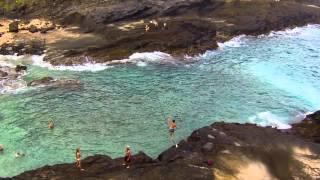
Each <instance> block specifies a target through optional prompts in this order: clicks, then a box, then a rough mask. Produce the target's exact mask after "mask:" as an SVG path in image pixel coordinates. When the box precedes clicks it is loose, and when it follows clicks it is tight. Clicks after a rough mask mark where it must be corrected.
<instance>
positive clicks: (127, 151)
mask: <svg viewBox="0 0 320 180" xmlns="http://www.w3.org/2000/svg"><path fill="white" fill-rule="evenodd" d="M131 156H132V153H131V149H130V146H127V147H126V149H125V156H124V164H123V165H124V166H126V167H127V168H130V163H131Z"/></svg>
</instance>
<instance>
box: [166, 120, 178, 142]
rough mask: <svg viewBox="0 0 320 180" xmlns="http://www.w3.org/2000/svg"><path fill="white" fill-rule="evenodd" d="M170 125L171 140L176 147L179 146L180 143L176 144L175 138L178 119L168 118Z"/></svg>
mask: <svg viewBox="0 0 320 180" xmlns="http://www.w3.org/2000/svg"><path fill="white" fill-rule="evenodd" d="M168 125H169V136H170V139H171V141H172V142H173V143H174V144H175V145H176V147H178V144H176V142H175V140H174V136H175V134H174V133H175V130H176V129H177V124H176V121H175V120H174V119H172V118H171V117H169V118H168Z"/></svg>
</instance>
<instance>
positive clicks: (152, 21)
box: [144, 20, 167, 32]
mask: <svg viewBox="0 0 320 180" xmlns="http://www.w3.org/2000/svg"><path fill="white" fill-rule="evenodd" d="M151 24H152V25H153V26H154V28H155V29H156V28H158V27H159V23H158V21H156V20H151V21H150V22H149V24H146V25H145V27H144V29H145V31H146V32H148V31H149V30H150V29H151V26H150V25H151ZM162 27H163V29H166V28H167V23H166V22H164V23H163V24H162Z"/></svg>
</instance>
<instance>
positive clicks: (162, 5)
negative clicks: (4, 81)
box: [0, 0, 320, 65]
mask: <svg viewBox="0 0 320 180" xmlns="http://www.w3.org/2000/svg"><path fill="white" fill-rule="evenodd" d="M319 5H320V3H319V2H316V1H310V0H299V1H294V0H283V1H282V0H281V1H274V0H252V1H239V0H230V1H229V0H221V1H213V0H171V1H166V0H143V1H142V2H141V1H136V0H134V1H132V0H130V1H129V0H123V1H98V0H82V1H67V2H66V1H63V0H53V1H33V3H27V2H25V3H22V4H19V5H16V6H14V5H12V6H13V7H12V8H11V9H5V8H3V7H1V6H0V13H1V12H2V13H3V15H4V16H5V17H6V19H7V20H9V21H10V23H15V25H11V26H12V30H10V28H9V25H8V24H4V23H2V22H1V23H2V24H3V26H8V29H7V30H0V31H1V34H2V37H6V35H7V36H9V35H10V36H11V40H8V42H3V43H2V44H0V46H1V50H0V52H1V53H2V54H12V53H18V54H29V53H32V54H34V53H35V54H40V53H43V52H46V57H45V61H48V62H50V63H51V64H53V65H73V64H82V63H85V62H87V61H88V60H89V61H91V62H97V63H102V62H107V61H111V60H119V59H125V58H128V57H129V56H130V55H131V54H133V53H135V52H153V51H162V52H165V53H169V54H171V55H172V56H175V57H178V58H177V59H182V60H183V56H184V55H186V54H187V55H196V54H199V53H203V52H205V51H206V50H210V49H216V48H217V47H218V46H217V42H218V41H219V42H221V41H226V40H228V39H230V38H232V37H234V36H237V35H240V34H247V35H259V34H264V33H268V32H270V31H272V30H282V29H284V28H288V27H296V26H303V25H306V24H308V23H319V22H320V10H319V9H320V8H319ZM1 9H2V10H1ZM22 17H23V19H21V18H22ZM36 18H40V19H42V21H40V22H37V23H33V22H34V21H35V19H36ZM10 19H11V20H10ZM13 19H21V20H20V21H19V23H18V25H16V23H17V22H14V21H13ZM1 23H0V24H1ZM14 27H16V28H14ZM8 31H11V32H8ZM8 34H9V35H8ZM9 39H10V38H9ZM31 44H33V45H32V46H31ZM18 47H21V48H18ZM22 50H23V51H22Z"/></svg>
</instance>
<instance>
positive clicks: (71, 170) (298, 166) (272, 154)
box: [13, 112, 320, 180]
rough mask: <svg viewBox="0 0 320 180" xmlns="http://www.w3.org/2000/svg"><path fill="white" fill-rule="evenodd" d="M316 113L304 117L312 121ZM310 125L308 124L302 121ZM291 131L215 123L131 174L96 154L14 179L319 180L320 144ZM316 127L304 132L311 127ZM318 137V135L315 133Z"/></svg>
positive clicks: (139, 159)
mask: <svg viewBox="0 0 320 180" xmlns="http://www.w3.org/2000/svg"><path fill="white" fill-rule="evenodd" d="M319 117H320V116H319V112H316V113H314V114H313V115H309V116H308V117H307V118H308V119H310V121H312V122H314V121H317V119H319ZM305 121H309V120H305ZM304 123H305V122H302V123H299V124H296V125H294V128H293V129H291V130H286V131H280V130H277V129H273V128H271V127H265V128H264V127H258V126H256V125H253V124H237V123H223V122H220V123H214V124H212V125H210V126H207V127H203V128H201V129H198V130H196V131H194V132H193V133H192V134H191V135H190V136H189V137H188V138H187V139H186V140H182V141H181V142H180V143H179V147H178V148H175V147H171V148H169V149H167V150H166V151H164V152H163V153H161V154H160V155H159V156H158V158H156V159H152V158H150V157H149V156H147V155H145V154H144V153H142V152H140V153H138V154H137V155H135V156H134V158H133V164H132V167H131V168H130V169H126V168H125V167H123V166H122V158H118V159H111V158H110V157H108V156H102V155H96V156H93V157H88V158H86V159H84V160H83V166H84V168H85V171H80V170H78V169H77V168H75V165H74V164H60V165H54V166H46V167H43V168H39V169H37V170H32V171H29V172H25V173H23V174H21V175H19V176H16V177H14V178H13V179H146V180H147V179H148V180H149V179H181V180H182V179H208V180H209V179H210V180H212V179H319V178H320V157H319V154H320V144H318V143H313V142H312V141H310V140H309V139H304V138H302V137H301V136H300V135H303V136H304V135H305V134H303V133H302V134H301V133H300V134H296V131H295V130H296V129H295V127H298V126H300V125H304ZM318 125H319V124H313V125H312V126H311V125H310V126H308V127H304V128H307V129H309V128H311V129H312V131H313V129H314V126H318ZM317 133H319V131H317Z"/></svg>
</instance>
